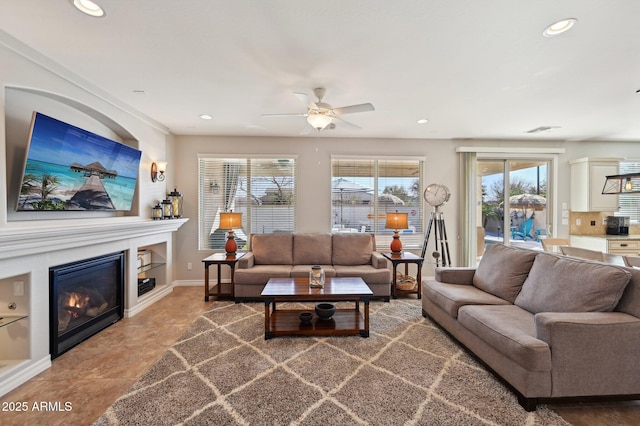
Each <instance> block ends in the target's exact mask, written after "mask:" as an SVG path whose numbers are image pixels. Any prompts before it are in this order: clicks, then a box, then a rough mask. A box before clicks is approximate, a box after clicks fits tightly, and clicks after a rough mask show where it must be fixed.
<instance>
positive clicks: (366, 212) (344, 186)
mask: <svg viewBox="0 0 640 426" xmlns="http://www.w3.org/2000/svg"><path fill="white" fill-rule="evenodd" d="M423 169H424V159H416V158H415V157H413V158H390V159H380V158H371V157H357V158H332V160H331V188H332V189H331V199H332V203H331V217H332V232H334V233H337V232H369V233H374V234H376V243H377V244H378V245H379V246H381V247H382V246H389V244H390V243H391V239H392V234H393V230H391V229H386V228H385V220H386V214H387V213H392V212H395V211H396V210H397V211H398V212H401V213H408V217H409V229H407V230H402V231H401V240H402V244H403V246H404V247H406V248H418V247H421V246H422V240H423V238H424V235H423V234H424V232H423V224H424V210H423V205H424V203H423V202H422V191H423V186H424V185H423Z"/></svg>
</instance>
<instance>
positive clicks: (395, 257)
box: [382, 251, 424, 299]
mask: <svg viewBox="0 0 640 426" xmlns="http://www.w3.org/2000/svg"><path fill="white" fill-rule="evenodd" d="M382 255H383V256H384V257H386V258H387V259H389V260H390V261H391V264H392V265H393V278H392V281H391V297H393V298H394V299H396V298H397V297H398V295H400V294H417V295H418V299H421V298H422V263H423V262H424V258H422V257H420V256H417V255H415V254H413V253H409V252H406V251H403V252H402V253H398V254H396V253H391V252H386V253H382ZM400 263H404V274H405V275H409V264H410V263H415V264H416V265H417V266H418V273H417V275H416V281H417V282H418V283H417V284H418V285H417V286H416V289H415V290H400V289H398V288H396V285H397V281H398V272H397V269H398V265H399V264H400Z"/></svg>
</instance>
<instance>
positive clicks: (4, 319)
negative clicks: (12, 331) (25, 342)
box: [0, 315, 27, 327]
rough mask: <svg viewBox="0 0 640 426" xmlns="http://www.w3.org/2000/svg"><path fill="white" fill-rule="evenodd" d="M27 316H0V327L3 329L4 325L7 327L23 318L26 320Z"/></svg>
mask: <svg viewBox="0 0 640 426" xmlns="http://www.w3.org/2000/svg"><path fill="white" fill-rule="evenodd" d="M26 317H27V315H0V327H4V326H5V325H9V324H11V323H14V322H16V321H20V320H21V319H23V318H26Z"/></svg>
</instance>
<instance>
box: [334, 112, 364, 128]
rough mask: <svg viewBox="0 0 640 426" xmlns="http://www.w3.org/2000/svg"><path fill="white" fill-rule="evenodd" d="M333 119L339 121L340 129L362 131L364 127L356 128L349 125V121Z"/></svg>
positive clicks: (353, 125) (338, 118)
mask: <svg viewBox="0 0 640 426" xmlns="http://www.w3.org/2000/svg"><path fill="white" fill-rule="evenodd" d="M332 118H334V119H335V120H337V121H338V122H339V125H340V127H344V128H346V129H350V130H362V127H360V126H356V125H355V124H353V123H349V122H348V121H347V120H345V119H343V118H340V117H338V116H335V115H334V116H333V117H332Z"/></svg>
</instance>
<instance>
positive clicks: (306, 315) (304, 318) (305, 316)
mask: <svg viewBox="0 0 640 426" xmlns="http://www.w3.org/2000/svg"><path fill="white" fill-rule="evenodd" d="M299 316H300V322H302V323H303V324H311V320H312V319H313V314H312V313H311V312H300V315H299Z"/></svg>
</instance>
